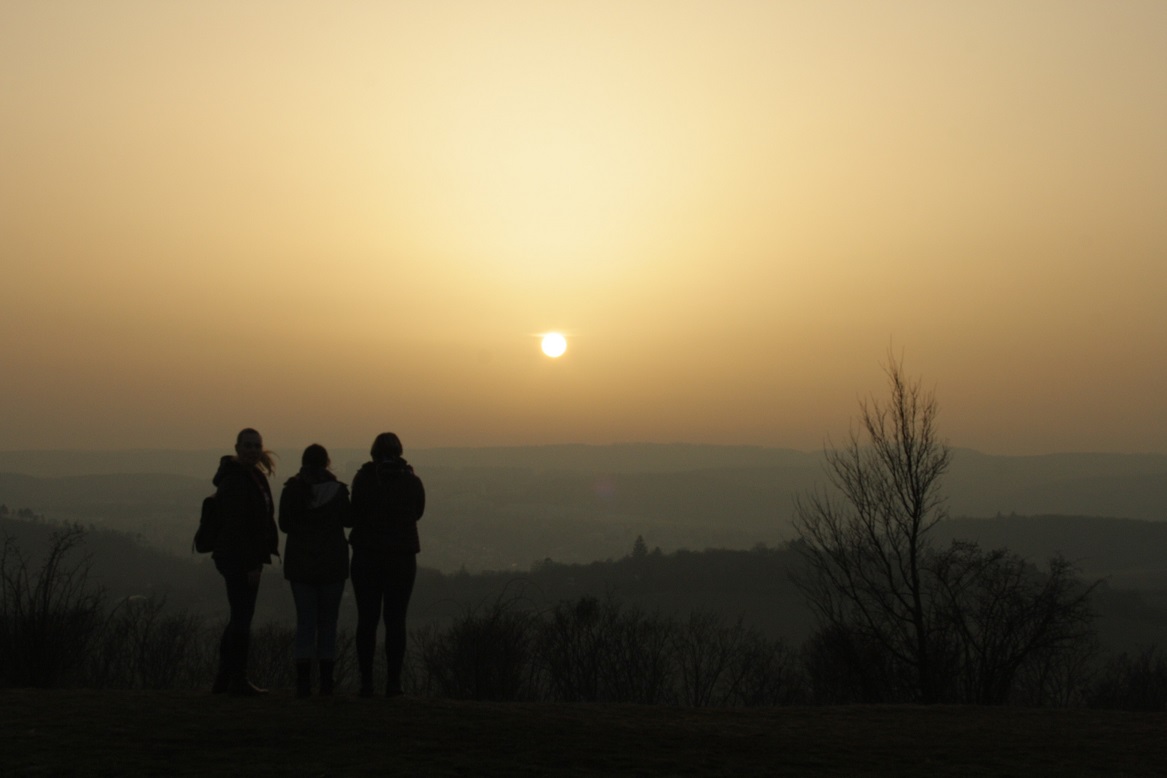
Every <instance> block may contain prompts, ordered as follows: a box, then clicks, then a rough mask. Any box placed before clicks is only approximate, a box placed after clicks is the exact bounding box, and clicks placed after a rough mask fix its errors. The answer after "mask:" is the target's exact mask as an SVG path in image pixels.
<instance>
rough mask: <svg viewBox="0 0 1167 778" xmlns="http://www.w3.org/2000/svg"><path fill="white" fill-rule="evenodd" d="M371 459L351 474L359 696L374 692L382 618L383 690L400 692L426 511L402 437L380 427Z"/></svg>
mask: <svg viewBox="0 0 1167 778" xmlns="http://www.w3.org/2000/svg"><path fill="white" fill-rule="evenodd" d="M369 454H370V457H371V460H370V461H369V462H366V463H365V464H364V465H362V466H361V469H360V470H358V471H357V474H356V476H355V477H354V478H353V497H352V508H353V528H352V532H350V533H349V543H350V544H351V545H352V547H353V561H352V582H353V594H354V595H355V597H356V601H357V639H356V643H357V663H358V665H359V666H360V671H361V691H360V693H361V696H362V697H371V696H372V695H373V656H374V654H375V652H376V646H377V625H378V622H379V621H381V619H382V618H383V619H384V621H385V658H386V660H387V668H388V669H387V672H388V678H387V679H386V682H385V694H386V696H388V697H396V696H398V695H400V694H402V688H401V668H402V664H403V663H404V661H405V638H406V635H405V614H406V610H407V609H408V608H409V598H410V596H411V595H412V594H413V583H414V580H415V579H416V577H417V554H418V552H419V551H421V545H420V543H419V541H418V535H417V521H418V519H420V518H421V516H422V514H423V513H424V512H425V488H424V487H423V486H422V482H421V479H420V478H418V477H417V476H416V475H415V474H414V472H413V467H412V466H410V464H409V463H408V462H406V461H405V458H404V457H403V456H402V447H401V440H400V439H399V438H398V437H397V436H396V435H395V434H393V433H392V432H383V433H381V434H380V435H378V436H377V437H376V439H375V440H374V441H373V447H372V450H371V451H370V452H369Z"/></svg>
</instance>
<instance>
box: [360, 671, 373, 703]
mask: <svg viewBox="0 0 1167 778" xmlns="http://www.w3.org/2000/svg"><path fill="white" fill-rule="evenodd" d="M361 696H362V697H372V696H373V673H372V671H369V672H367V673H366V672H365V671H363V670H362V671H361Z"/></svg>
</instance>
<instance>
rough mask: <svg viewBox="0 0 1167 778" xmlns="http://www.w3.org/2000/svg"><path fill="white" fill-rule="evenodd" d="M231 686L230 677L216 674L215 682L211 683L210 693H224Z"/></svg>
mask: <svg viewBox="0 0 1167 778" xmlns="http://www.w3.org/2000/svg"><path fill="white" fill-rule="evenodd" d="M230 688H231V679H230V678H228V677H227V676H225V675H222V674H220V675H216V676H215V682H214V683H213V684H211V694H224V693H225V692H227V691H228V690H229V689H230Z"/></svg>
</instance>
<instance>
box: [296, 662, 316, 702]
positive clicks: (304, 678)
mask: <svg viewBox="0 0 1167 778" xmlns="http://www.w3.org/2000/svg"><path fill="white" fill-rule="evenodd" d="M310 694H312V660H311V659H297V660H296V696H297V697H307V696H308V695H310Z"/></svg>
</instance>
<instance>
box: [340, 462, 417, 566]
mask: <svg viewBox="0 0 1167 778" xmlns="http://www.w3.org/2000/svg"><path fill="white" fill-rule="evenodd" d="M352 504H353V529H352V532H350V533H349V543H351V544H352V547H353V551H354V553H355V552H358V551H360V552H368V553H371V554H377V555H392V554H416V553H418V552H419V551H421V543H420V541H419V539H418V535H417V522H418V520H419V519H420V518H421V517H422V514H423V513H425V487H424V486H423V485H422V483H421V479H420V478H418V477H417V476H416V475H415V474H414V472H413V467H412V466H410V464H409V463H408V462H406V461H405V459H403V458H402V457H394V458H392V459H385V460H381V461H379V462H366V463H365V464H364V465H362V466H361V469H360V470H358V471H357V474H356V476H354V477H353V500H352Z"/></svg>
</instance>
